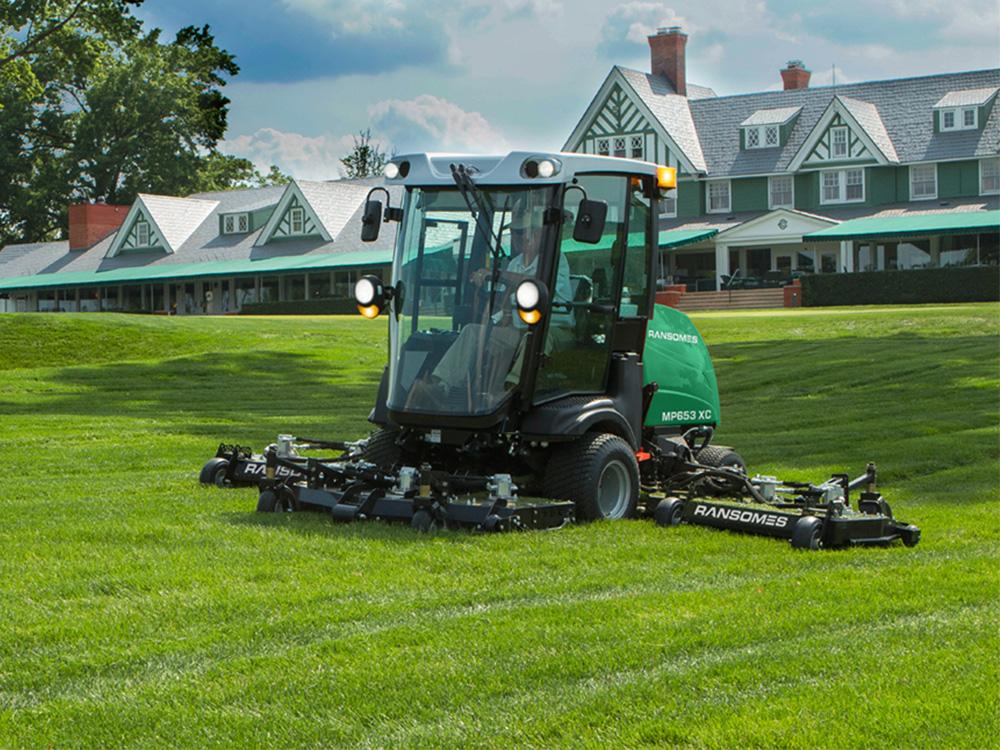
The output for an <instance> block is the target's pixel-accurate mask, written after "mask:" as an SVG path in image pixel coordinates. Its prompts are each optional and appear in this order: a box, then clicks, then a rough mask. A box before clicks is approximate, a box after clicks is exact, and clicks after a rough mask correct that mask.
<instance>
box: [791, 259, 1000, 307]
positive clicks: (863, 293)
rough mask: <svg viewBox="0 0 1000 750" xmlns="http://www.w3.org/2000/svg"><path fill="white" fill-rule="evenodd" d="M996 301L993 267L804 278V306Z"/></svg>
mask: <svg viewBox="0 0 1000 750" xmlns="http://www.w3.org/2000/svg"><path fill="white" fill-rule="evenodd" d="M994 300H1000V269H997V268H996V267H993V266H969V267H965V268H924V269H916V270H910V271H872V272H864V273H830V274H817V275H815V276H812V275H810V276H803V277H802V304H803V305H804V306H806V307H825V306H828V305H884V304H912V303H921V302H990V301H994Z"/></svg>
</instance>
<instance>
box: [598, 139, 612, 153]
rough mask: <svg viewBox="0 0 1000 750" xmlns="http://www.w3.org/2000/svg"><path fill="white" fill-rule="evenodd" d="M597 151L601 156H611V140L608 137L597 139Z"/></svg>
mask: <svg viewBox="0 0 1000 750" xmlns="http://www.w3.org/2000/svg"><path fill="white" fill-rule="evenodd" d="M597 153H598V155H599V156H611V142H610V141H609V140H608V139H607V138H598V139H597Z"/></svg>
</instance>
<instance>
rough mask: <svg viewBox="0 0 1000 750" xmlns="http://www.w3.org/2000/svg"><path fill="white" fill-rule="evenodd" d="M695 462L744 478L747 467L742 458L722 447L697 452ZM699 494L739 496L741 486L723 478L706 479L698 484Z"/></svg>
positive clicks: (715, 446) (713, 446)
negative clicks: (732, 472) (734, 472)
mask: <svg viewBox="0 0 1000 750" xmlns="http://www.w3.org/2000/svg"><path fill="white" fill-rule="evenodd" d="M695 460H696V461H698V462H699V463H701V464H704V465H705V466H711V467H713V468H716V469H733V470H735V471H736V472H737V473H739V474H742V475H743V476H746V473H747V467H746V464H745V463H743V457H742V456H741V455H740V454H739V453H737V452H736V451H734V450H733V449H732V448H727V447H726V446H724V445H709V446H707V447H705V448H702V449H701V450H700V451H698V455H697V456H695ZM698 489H699V491H700V492H701V494H704V495H709V496H715V497H720V496H724V495H733V494H737V495H741V494H743V493H742V489H743V487H742V485H741V484H740V483H739V482H734V481H732V480H727V479H725V478H723V477H708V478H706V479H703V480H701V481H700V482H699V483H698Z"/></svg>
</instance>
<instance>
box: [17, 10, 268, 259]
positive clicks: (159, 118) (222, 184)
mask: <svg viewBox="0 0 1000 750" xmlns="http://www.w3.org/2000/svg"><path fill="white" fill-rule="evenodd" d="M137 4H138V3H137V2H135V1H134V0H7V2H0V174H2V175H4V179H3V180H0V245H3V244H7V243H8V242H11V241H38V240H43V239H50V238H54V237H56V236H59V235H61V234H63V233H64V231H65V226H66V207H67V205H68V204H69V203H70V202H73V201H81V200H102V201H106V202H109V203H129V202H131V201H132V200H133V199H134V198H135V195H136V194H137V193H139V192H150V193H160V194H167V195H185V194H188V193H192V192H198V191H205V190H224V189H227V188H231V187H246V186H252V185H261V184H267V183H268V181H269V180H270V181H272V182H273V181H280V180H281V179H282V178H284V175H281V173H280V172H278V171H277V170H272V173H271V174H268V175H261V174H260V173H259V172H258V171H257V170H256V169H254V167H253V165H252V164H251V163H250V162H249V161H247V160H246V159H240V158H237V157H234V156H229V155H226V154H223V153H221V152H220V151H219V149H218V143H219V141H220V140H221V139H222V138H223V137H224V135H225V132H226V125H227V115H228V108H229V100H228V99H227V98H226V97H225V96H224V95H223V94H222V88H223V87H224V86H225V83H226V80H227V78H229V77H232V76H235V75H236V74H237V73H238V72H239V67H238V66H237V64H236V61H235V58H234V57H233V55H232V54H230V53H229V52H227V51H226V50H224V49H221V48H220V47H218V46H217V45H216V44H215V39H214V37H213V36H212V34H211V32H210V31H209V29H208V27H207V26H205V27H201V28H197V27H187V28H184V29H181V30H180V31H179V32H178V33H177V35H176V37H175V38H174V39H172V40H163V39H161V32H160V30H159V29H153V30H151V31H148V32H147V31H145V30H144V29H143V27H142V24H141V23H140V22H139V21H138V20H137V19H136V18H135V17H134V16H132V15H130V6H134V5H137ZM285 179H287V178H285Z"/></svg>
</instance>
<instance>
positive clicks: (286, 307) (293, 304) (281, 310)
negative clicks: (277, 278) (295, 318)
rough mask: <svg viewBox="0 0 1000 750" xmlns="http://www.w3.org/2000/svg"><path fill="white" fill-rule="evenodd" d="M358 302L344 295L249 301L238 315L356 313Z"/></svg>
mask: <svg viewBox="0 0 1000 750" xmlns="http://www.w3.org/2000/svg"><path fill="white" fill-rule="evenodd" d="M357 314H358V303H357V302H355V301H354V300H353V299H348V298H346V297H322V298H320V299H299V300H285V301H284V302H251V303H249V304H246V305H243V308H242V309H241V310H240V315H357Z"/></svg>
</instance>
